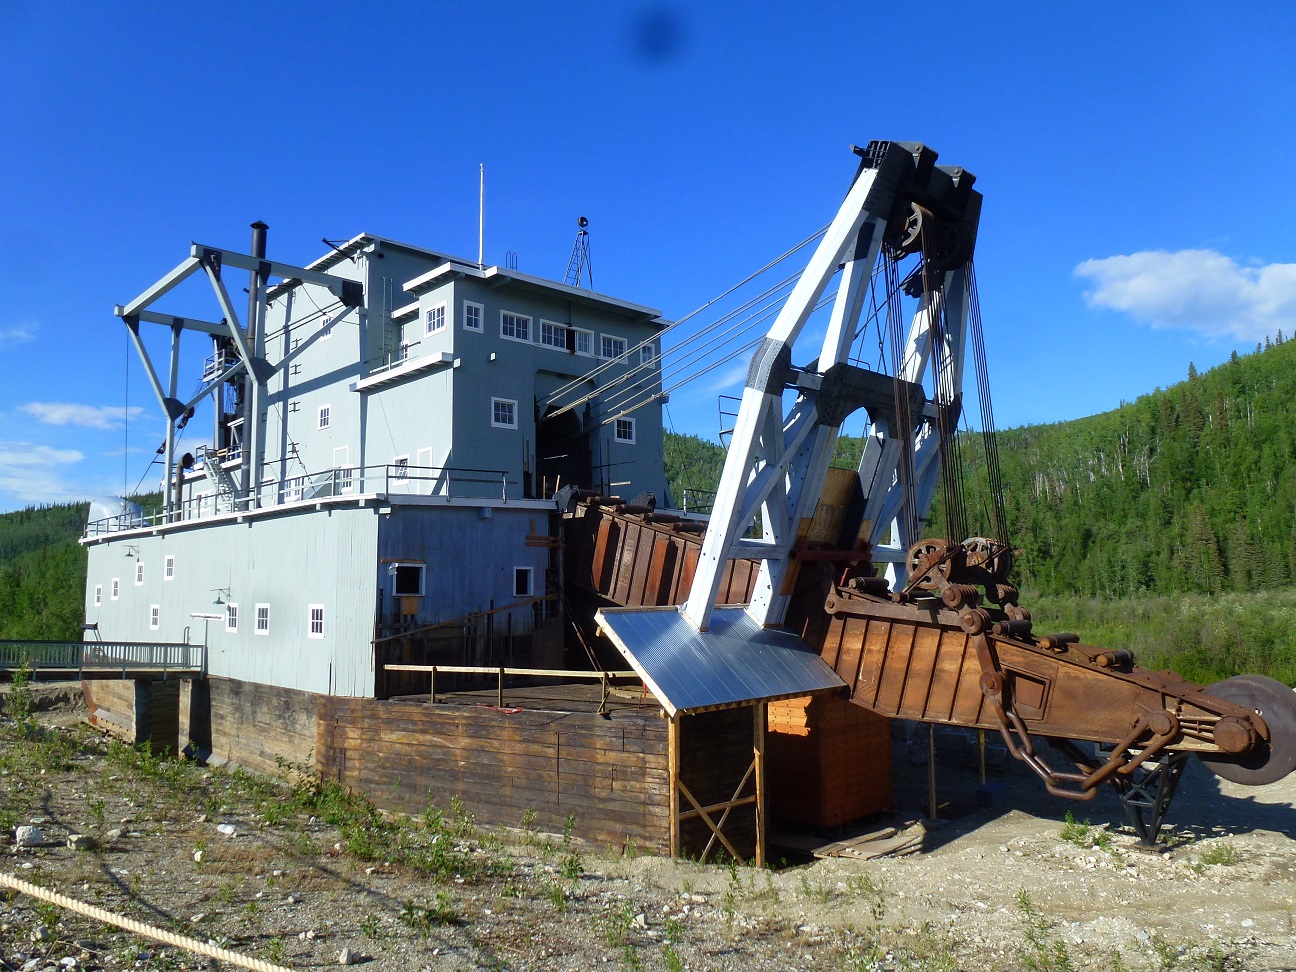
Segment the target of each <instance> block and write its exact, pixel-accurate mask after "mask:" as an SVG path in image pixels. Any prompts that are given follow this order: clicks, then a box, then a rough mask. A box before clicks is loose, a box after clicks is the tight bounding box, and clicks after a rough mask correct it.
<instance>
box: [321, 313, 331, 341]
mask: <svg viewBox="0 0 1296 972" xmlns="http://www.w3.org/2000/svg"><path fill="white" fill-rule="evenodd" d="M319 329H320V330H321V331H323V332H324V333H323V334H322V335H321V336H320V340H321V341H327V340H328V339H329V338H331V337H332V336H333V318H331V317H321V318H320V322H319Z"/></svg>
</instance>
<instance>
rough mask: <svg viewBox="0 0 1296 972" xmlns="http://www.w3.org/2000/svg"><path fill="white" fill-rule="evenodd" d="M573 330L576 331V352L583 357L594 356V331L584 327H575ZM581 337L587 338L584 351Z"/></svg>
mask: <svg viewBox="0 0 1296 972" xmlns="http://www.w3.org/2000/svg"><path fill="white" fill-rule="evenodd" d="M572 330H573V331H574V332H576V345H575V347H576V353H577V354H579V355H580V356H581V357H583V358H592V357H594V332H593V331H590V330H587V329H585V328H583V327H573V328H572ZM581 338H586V339H587V342H586V347H585V350H584V351H582V350H581Z"/></svg>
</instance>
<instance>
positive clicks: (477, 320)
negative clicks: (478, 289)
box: [463, 300, 482, 331]
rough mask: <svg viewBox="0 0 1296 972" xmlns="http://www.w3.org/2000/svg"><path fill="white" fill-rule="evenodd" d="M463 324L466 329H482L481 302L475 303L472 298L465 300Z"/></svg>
mask: <svg viewBox="0 0 1296 972" xmlns="http://www.w3.org/2000/svg"><path fill="white" fill-rule="evenodd" d="M463 326H464V330H465V331H480V330H481V329H482V305H481V304H474V303H473V302H472V301H471V300H465V301H464V315H463Z"/></svg>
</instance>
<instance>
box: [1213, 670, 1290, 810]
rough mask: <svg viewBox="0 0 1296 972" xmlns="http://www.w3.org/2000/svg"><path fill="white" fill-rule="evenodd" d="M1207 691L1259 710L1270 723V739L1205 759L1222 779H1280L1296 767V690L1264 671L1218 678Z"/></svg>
mask: <svg viewBox="0 0 1296 972" xmlns="http://www.w3.org/2000/svg"><path fill="white" fill-rule="evenodd" d="M1206 691H1207V693H1208V694H1210V695H1213V696H1215V697H1216V698H1217V699H1223V700H1224V701H1225V702H1232V703H1233V704H1234V705H1240V706H1243V707H1245V708H1248V709H1250V710H1252V711H1253V712H1255V713H1257V714H1258V715H1259V716H1260V718H1262V719H1264V721H1265V725H1267V726H1268V727H1269V742H1267V743H1266V742H1263V741H1262V742H1260V744H1259V745H1257V746H1256V748H1255V749H1253V750H1252V751H1251V752H1249V753H1245V754H1244V755H1242V756H1235V757H1227V758H1225V757H1216V756H1211V757H1206V756H1202V757H1201V761H1202V763H1203V764H1205V766H1206V768H1207V769H1208V770H1210V771H1211V772H1212V773H1214V774H1215V775H1216V776H1218V777H1220V778H1221V779H1225V780H1228V781H1230V782H1232V783H1242V784H1244V785H1246V786H1264V785H1265V784H1266V783H1277V782H1278V781H1279V780H1281V779H1282V778H1283V777H1284V776H1286V775H1287V774H1288V773H1290V772H1291V771H1292V770H1296V692H1293V691H1292V690H1291V689H1289V688H1288V687H1287V686H1286V685H1284V684H1283V683H1282V682H1276V681H1274V680H1273V679H1272V678H1265V677H1264V676H1263V675H1235V676H1233V677H1232V678H1226V679H1224V681H1222V682H1216V683H1215V684H1214V685H1212V686H1210V687H1209V688H1208V689H1206Z"/></svg>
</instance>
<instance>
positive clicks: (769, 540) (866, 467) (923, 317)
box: [683, 143, 980, 631]
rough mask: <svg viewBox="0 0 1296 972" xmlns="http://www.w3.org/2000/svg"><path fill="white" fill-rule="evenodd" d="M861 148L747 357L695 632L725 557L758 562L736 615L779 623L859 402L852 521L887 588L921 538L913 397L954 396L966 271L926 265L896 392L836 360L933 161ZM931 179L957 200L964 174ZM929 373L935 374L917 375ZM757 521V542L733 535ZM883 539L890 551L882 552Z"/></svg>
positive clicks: (927, 461)
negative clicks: (743, 607)
mask: <svg viewBox="0 0 1296 972" xmlns="http://www.w3.org/2000/svg"><path fill="white" fill-rule="evenodd" d="M874 146H880V151H878V152H874ZM874 146H870V149H869V150H868V152H867V153H864V152H862V153H860V154H862V155H864V157H865V160H866V161H865V162H864V163H863V164H861V167H860V169H859V171H858V172H857V174H856V177H855V181H854V183H853V184H852V185H851V187H850V190H849V191H848V193H847V195H846V199H845V201H844V202H843V203H842V205H841V208H840V209H839V210H838V212H837V215H836V217H835V218H834V219H833V221H832V223H831V224H830V226H829V228H828V231H827V232H826V233H825V235H824V237H823V239H822V240H821V242H820V243H819V246H818V248H817V249H816V250H815V252H814V255H813V256H812V257H811V258H810V261H809V263H808V265H807V266H806V269H805V271H804V272H803V273H802V275H801V277H800V279H799V280H798V282H797V284H796V287H795V288H794V290H793V291H792V293H791V294H790V295H789V297H788V299H787V302H786V303H785V304H784V306H783V308H782V311H781V312H780V313H779V315H778V318H777V319H776V320H775V322H774V324H773V326H772V327H771V328H770V331H769V333H768V334H767V336H766V338H765V340H764V341H763V342H762V344H761V346H760V348H759V349H758V350H757V351H756V354H755V355H754V356H753V358H752V364H751V368H750V370H749V372H748V377H747V382H746V387H745V388H744V391H743V396H742V402H741V405H740V406H739V410H738V417H737V420H736V422H735V426H734V431H733V436H732V439H731V442H730V446H729V451H728V455H727V458H726V460H725V466H724V472H723V473H722V475H721V478H720V483H719V487H718V489H717V492H716V498H715V504H714V507H713V509H712V514H711V520H710V523H709V525H708V528H707V532H706V536H705V538H704V539H703V543H702V551H701V556H700V559H699V562H698V567H697V572H696V574H695V576H694V580H693V586H692V588H691V590H690V593H689V599H688V601H687V602H686V604H685V605H684V608H683V613H684V616H685V618H686V619H687V620H688V621H689V622H690V623H691V624H692V625H693V626H694V627H696V628H697V629H699V630H702V631H705V630H706V629H707V627H708V625H709V623H710V619H711V613H712V611H713V609H714V606H715V599H716V595H717V592H718V590H719V586H720V583H721V579H722V576H723V573H724V566H725V561H726V560H728V559H730V558H741V557H746V558H753V559H759V560H760V561H761V568H760V573H759V578H758V580H757V582H756V586H755V589H754V591H753V593H752V600H751V603H750V604H749V605H748V607H747V611H748V613H749V614H750V615H751V616H752V617H753V619H754V620H755V621H757V622H758V623H759V624H761V625H776V624H778V623H780V622H781V621H782V619H783V616H784V613H785V611H786V608H787V602H788V597H789V594H790V591H791V587H792V582H793V581H794V580H795V573H794V572H793V570H794V567H793V563H792V559H793V549H794V547H795V545H796V543H797V541H798V539H799V538H800V537H801V535H802V534H803V533H804V531H805V530H806V529H807V528H808V526H809V523H810V521H811V519H812V518H813V517H814V514H815V509H816V507H817V505H818V502H819V497H820V494H821V493H822V491H823V486H824V480H825V477H826V475H827V470H828V466H829V463H830V461H831V459H832V455H833V448H834V445H835V443H836V440H837V435H838V432H839V430H840V427H841V423H842V421H844V419H845V418H846V417H847V415H849V414H850V412H852V411H854V410H856V409H858V408H859V407H867V408H868V410H869V415H870V420H871V423H872V425H871V428H870V433H869V437H868V441H867V443H866V446H865V449H864V454H863V458H862V460H861V464H860V478H861V487H862V489H863V492H864V497H865V510H864V521H865V523H867V524H871V530H870V536H869V539H870V541H871V542H872V543H873V544H874V545H875V546H876V547H877V548H878V549H877V550H876V554H877V559H879V560H887V561H891V562H892V566H893V569H894V571H895V573H893V574H892V580H893V582H894V581H895V580H896V579H897V578H898V577H902V576H903V570H904V564H903V561H904V555H905V553H906V552H907V550H908V549H909V546H910V545H911V544H912V543H914V542H916V541H917V540H918V539H920V538H921V532H922V527H923V523H924V521H925V518H926V515H927V511H928V510H929V509H930V507H931V502H932V497H933V495H934V493H935V489H936V485H937V483H938V481H939V478H940V456H939V438H938V435H937V433H936V425H935V420H936V414H937V413H936V406H935V405H934V404H933V403H932V402H929V401H928V400H927V399H926V397H925V395H924V394H923V392H922V385H923V382H924V380H925V379H928V378H930V379H932V380H933V382H934V383H939V382H941V381H944V382H945V383H946V384H945V388H946V391H947V393H951V392H952V394H951V395H950V400H952V401H954V402H956V403H957V402H958V401H959V400H960V397H959V396H961V392H962V371H963V358H964V345H965V336H966V331H967V316H968V299H967V291H968V268H967V266H966V261H964V263H963V265H961V266H957V267H955V268H953V269H950V270H947V271H936V270H932V271H931V276H930V277H929V279H930V280H933V281H935V282H936V284H935V285H933V287H932V289H931V292H929V293H927V294H925V295H924V296H923V298H922V301H921V305H920V307H919V310H918V312H917V314H916V315H915V316H914V318H913V320H912V323H911V325H910V328H909V332H908V339H907V342H906V347H905V352H904V362H903V368H902V374H901V375H900V377H901V378H902V379H903V381H902V382H901V383H900V384H899V385H895V384H893V380H892V377H891V376H883V375H880V374H878V373H874V372H866V371H864V369H860V368H856V367H854V366H852V365H850V364H849V361H848V357H849V354H850V350H851V346H852V344H853V342H854V339H855V337H856V333H857V329H858V326H859V321H860V316H861V312H862V310H863V308H864V303H865V298H866V296H867V293H868V289H869V285H870V281H871V279H872V276H873V269H874V266H875V265H876V263H877V261H878V255H879V251H880V249H881V247H882V244H883V238H884V236H886V237H887V238H888V240H890V239H891V238H892V237H891V236H888V233H891V234H894V232H895V229H894V220H895V219H896V218H897V215H896V214H897V213H899V214H900V215H899V217H898V218H899V219H900V220H901V222H902V223H903V220H904V218H905V216H906V215H907V214H908V213H909V212H910V206H909V204H910V203H911V202H912V201H913V199H912V198H911V196H910V195H909V194H908V191H909V188H910V185H909V180H911V179H912V178H913V176H914V173H915V170H917V171H918V172H922V171H923V166H924V163H925V165H926V169H927V171H928V172H930V170H931V167H932V163H934V160H935V154H934V153H931V152H930V150H927V149H923V148H922V147H921V146H910V145H901V144H900V143H874ZM920 153H922V154H921V155H920ZM941 171H942V172H943V173H945V175H944V177H943V178H944V179H945V180H946V184H947V185H958V180H959V179H960V178H964V179H965V183H964V185H963V189H962V193H963V197H964V198H966V197H967V196H968V194H969V193H970V192H971V191H970V189H969V188H968V187H970V185H971V182H972V180H973V178H974V177H972V176H971V175H970V174H969V173H964V172H963V171H962V170H949V169H942V170H941ZM975 198H976V202H975V205H973V206H972V207H970V208H969V210H968V212H969V213H970V214H971V222H970V230H969V231H970V233H971V237H970V238H971V239H974V238H975V225H976V217H977V216H978V215H979V200H980V197H979V195H976V197H975ZM889 222H891V223H892V226H891V228H890V229H889V228H888V223H889ZM970 254H971V250H970V245H969V248H968V250H967V255H968V256H969V257H970ZM834 275H838V281H837V293H836V297H835V299H834V301H833V304H832V310H831V314H830V318H829V323H828V329H827V333H826V334H825V336H824V339H823V345H822V348H821V350H820V352H819V356H818V358H817V359H816V360H815V361H814V362H813V363H812V364H811V365H810V366H809V367H807V368H804V369H801V370H798V369H795V368H793V367H792V364H791V351H792V347H793V344H794V343H795V341H796V339H797V337H798V335H799V334H800V333H801V331H802V329H803V328H804V327H805V325H806V322H807V321H808V320H809V318H810V315H811V313H812V311H813V309H814V308H815V306H816V304H817V302H818V301H819V300H820V297H821V296H822V294H823V293H824V291H825V289H826V288H827V286H828V285H829V283H830V281H831V279H832V277H833V276H834ZM942 310H943V311H944V320H945V327H944V328H942V329H939V333H940V334H941V335H942V340H943V341H944V342H945V347H944V348H943V349H941V353H938V354H935V355H933V353H932V352H933V348H932V334H933V333H936V332H934V330H933V328H932V327H931V323H932V321H931V318H932V315H933V314H937V313H940V312H941V311H942ZM879 326H881V325H880V324H879ZM934 368H940V369H943V370H942V371H940V373H938V374H935V375H931V374H929V369H934ZM787 391H793V392H795V401H794V402H793V403H792V405H791V407H790V408H789V409H787V410H786V412H785V410H784V393H785V392H787ZM895 395H905V396H907V401H908V402H909V403H910V405H911V407H910V408H909V409H908V412H909V415H910V427H909V428H898V427H896V426H897V424H898V423H897V418H896V416H897V412H898V409H897V408H896V407H893V405H892V403H893V402H894V396H895ZM954 420H955V421H956V420H957V416H956V415H955V416H954ZM902 437H908V438H909V441H910V442H911V443H912V444H913V456H914V477H913V487H912V488H913V496H914V502H913V504H912V506H911V507H910V510H911V513H912V510H913V509H914V508H916V511H917V516H916V517H914V516H912V515H911V513H906V512H905V506H906V504H905V503H904V502H903V500H904V488H903V486H902V483H901V479H902V477H901V475H900V464H901V460H902V456H901V453H902V448H901V438H902ZM757 513H759V514H760V523H761V529H762V535H761V537H760V539H752V538H747V537H746V536H745V534H746V533H747V532H748V528H749V527H750V525H751V524H752V522H753V519H754V518H755V516H756V515H757ZM891 534H894V536H895V537H896V538H898V543H894V544H891V545H889V546H883V545H882V542H883V541H884V540H885V539H887V537H888V535H891ZM956 539H960V540H961V539H963V538H961V537H960V538H956Z"/></svg>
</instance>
